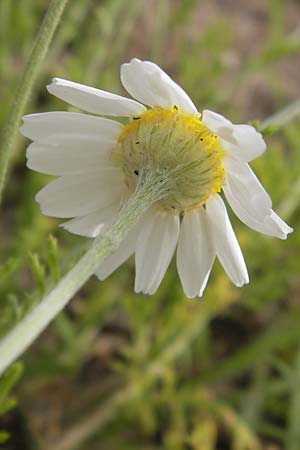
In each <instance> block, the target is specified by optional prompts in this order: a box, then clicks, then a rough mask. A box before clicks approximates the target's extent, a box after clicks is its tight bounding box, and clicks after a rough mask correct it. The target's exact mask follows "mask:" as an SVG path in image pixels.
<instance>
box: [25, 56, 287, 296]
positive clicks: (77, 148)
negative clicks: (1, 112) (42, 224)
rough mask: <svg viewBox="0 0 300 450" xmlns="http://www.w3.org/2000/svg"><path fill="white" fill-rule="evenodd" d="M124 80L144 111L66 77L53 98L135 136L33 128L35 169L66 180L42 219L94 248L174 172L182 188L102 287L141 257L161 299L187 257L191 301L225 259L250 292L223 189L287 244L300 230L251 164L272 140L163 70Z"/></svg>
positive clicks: (157, 208) (91, 123)
mask: <svg viewBox="0 0 300 450" xmlns="http://www.w3.org/2000/svg"><path fill="white" fill-rule="evenodd" d="M121 80H122V83H123V86H124V87H125V89H126V90H127V91H128V92H129V94H130V95H132V97H133V98H135V99H136V100H132V99H128V98H125V97H122V96H119V95H116V94H112V93H110V92H106V91H102V90H99V89H95V88H92V87H88V86H84V85H82V84H78V83H73V82H71V81H67V80H62V79H59V78H54V79H53V81H52V83H51V84H50V85H49V86H48V87H47V88H48V91H49V92H50V93H51V94H53V95H55V96H56V97H58V98H60V99H62V100H64V101H66V102H67V103H69V104H71V105H73V106H75V107H77V108H80V109H82V110H85V111H87V112H89V113H94V114H98V115H107V116H117V117H120V116H123V117H126V118H127V122H126V123H125V124H124V125H123V124H121V123H120V122H119V121H117V120H112V119H108V118H103V117H98V116H93V115H87V114H82V113H75V112H63V111H59V112H46V113H41V114H31V115H28V116H25V117H24V124H23V126H22V128H21V131H22V133H23V135H25V136H27V137H28V138H30V139H32V140H33V141H34V142H33V143H32V144H31V145H30V146H29V147H28V149H27V159H28V161H27V165H28V167H29V168H31V169H33V170H36V171H39V172H42V173H45V174H50V175H57V176H58V177H59V178H57V179H55V180H54V181H52V182H50V183H49V184H48V185H47V186H46V187H44V188H43V189H42V190H41V191H40V192H39V193H38V194H37V196H36V200H37V201H38V202H39V204H40V206H41V210H42V212H43V213H44V214H46V215H48V216H53V217H58V218H69V219H71V220H68V221H67V222H64V223H63V224H62V226H63V227H64V228H65V229H67V230H69V231H70V232H72V233H75V234H79V235H82V236H89V237H92V238H94V237H96V236H99V235H101V233H103V232H104V231H105V230H106V229H108V228H109V227H110V225H111V224H112V223H113V222H114V221H115V220H116V217H117V215H118V211H119V210H120V207H121V205H122V204H123V203H124V202H125V201H126V199H127V198H128V197H129V196H130V194H131V193H132V192H133V191H134V189H135V187H136V183H137V180H138V178H139V175H140V173H141V171H142V170H143V169H145V168H147V167H151V168H153V167H154V168H155V167H160V168H163V169H165V170H166V171H168V172H171V173H172V171H173V173H176V176H175V175H174V186H175V189H173V190H171V191H170V193H169V195H167V196H165V197H164V198H163V199H162V200H160V201H158V202H156V203H155V204H154V205H152V206H150V207H149V209H148V211H147V212H146V213H145V214H144V215H143V217H142V218H141V219H140V221H139V222H138V224H137V225H135V226H134V228H133V229H132V230H131V231H130V232H129V234H128V235H127V237H126V238H125V240H124V241H123V242H122V244H121V246H120V247H119V249H118V250H117V251H116V252H115V253H114V254H113V255H112V256H110V257H108V258H107V259H106V260H105V262H104V263H103V264H101V266H100V267H99V268H98V269H97V271H96V275H97V276H98V277H99V278H100V279H101V280H103V279H104V278H106V277H107V276H109V275H110V274H111V273H112V272H113V271H114V270H116V268H117V267H118V266H120V265H121V264H122V263H123V262H124V261H126V260H127V259H128V258H129V257H130V256H131V255H132V254H134V253H135V266H136V276H135V291H136V292H144V293H145V294H153V293H154V292H155V291H156V290H157V288H158V286H159V284H160V282H161V280H162V278H163V276H164V274H165V272H166V270H167V267H168V266H169V263H170V261H171V259H172V256H173V254H174V252H175V250H176V247H177V251H176V258H177V268H178V273H179V276H180V280H181V283H182V286H183V289H184V292H185V294H186V295H187V296H188V297H195V296H202V294H203V291H204V289H205V286H206V284H207V280H208V278H209V274H210V271H211V268H212V265H213V263H214V260H215V257H216V256H217V257H218V258H219V260H220V262H221V264H222V266H223V268H224V270H225V272H226V273H227V275H228V276H229V278H230V279H231V281H232V282H233V283H234V284H235V285H236V286H242V285H243V284H245V283H248V282H249V278H248V273H247V268H246V265H245V262H244V258H243V255H242V252H241V250H240V246H239V244H238V241H237V238H236V236H235V234H234V231H233V229H232V226H231V223H230V220H229V217H228V214H227V211H226V207H225V204H224V202H223V200H222V198H221V196H220V192H221V190H223V192H224V194H225V197H226V199H227V201H228V203H229V205H230V206H231V208H232V209H233V211H234V212H235V214H236V215H237V216H238V218H239V219H240V220H241V221H242V222H244V223H245V224H246V225H248V226H249V227H250V228H252V229H254V230H256V231H259V232H261V233H264V234H267V235H269V236H275V237H278V238H281V239H286V237H287V234H288V233H290V232H291V231H292V229H291V228H290V227H289V226H288V225H287V224H286V223H285V222H283V220H282V219H280V217H279V216H278V215H277V214H276V213H275V212H274V211H273V210H272V201H271V199H270V197H269V195H268V194H267V192H266V191H265V190H264V188H263V187H262V185H261V184H260V182H259V180H258V179H257V178H256V176H255V174H254V172H253V171H252V169H251V168H250V166H249V164H248V163H249V162H250V161H251V160H253V159H254V158H257V157H258V156H260V155H261V154H262V153H263V152H264V151H265V149H266V144H265V142H264V139H263V137H262V135H261V134H260V133H258V132H257V131H256V130H255V129H254V128H253V127H252V126H250V125H234V124H232V123H231V122H230V121H229V120H228V119H225V118H224V117H223V116H221V115H219V114H217V113H215V112H212V111H208V110H205V111H203V112H202V113H199V112H198V111H197V108H196V107H195V105H194V104H193V102H192V100H191V99H190V98H189V96H188V95H187V94H186V93H185V92H184V91H183V90H182V88H181V87H180V86H178V85H177V84H176V83H175V82H174V81H173V80H172V79H171V78H170V77H169V76H168V75H167V74H166V73H165V72H163V71H162V69H160V67H158V66H157V65H156V64H154V63H152V62H149V61H140V60H139V59H133V60H132V61H130V62H129V63H127V64H123V65H122V66H121ZM144 105H147V107H148V108H146V107H145V106H144ZM149 107H150V108H149Z"/></svg>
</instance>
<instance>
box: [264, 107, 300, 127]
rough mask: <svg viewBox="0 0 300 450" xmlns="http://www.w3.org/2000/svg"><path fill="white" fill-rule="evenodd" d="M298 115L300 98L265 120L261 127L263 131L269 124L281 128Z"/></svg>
mask: <svg viewBox="0 0 300 450" xmlns="http://www.w3.org/2000/svg"><path fill="white" fill-rule="evenodd" d="M298 116H300V100H296V101H295V102H293V103H290V104H289V105H287V106H286V107H285V108H283V109H281V110H280V111H278V112H277V113H275V114H273V115H272V116H270V117H268V118H267V119H265V120H263V121H262V122H261V124H260V127H259V128H260V130H261V131H263V130H264V129H266V128H267V127H268V126H269V125H274V126H275V127H278V128H279V127H280V128H281V127H283V126H284V125H286V124H287V123H288V122H290V121H291V120H293V119H295V118H296V117H298Z"/></svg>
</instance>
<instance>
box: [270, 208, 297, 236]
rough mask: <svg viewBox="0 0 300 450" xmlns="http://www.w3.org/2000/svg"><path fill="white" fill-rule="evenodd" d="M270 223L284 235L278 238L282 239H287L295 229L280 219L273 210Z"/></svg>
mask: <svg viewBox="0 0 300 450" xmlns="http://www.w3.org/2000/svg"><path fill="white" fill-rule="evenodd" d="M268 221H269V222H270V223H272V224H276V226H277V227H278V229H279V230H280V232H281V233H282V234H281V236H279V234H278V237H280V239H286V238H287V235H288V234H290V233H292V232H293V231H294V230H293V228H291V227H290V226H289V225H288V224H287V223H285V222H284V221H283V220H282V219H281V217H279V216H278V215H277V214H276V212H275V211H273V210H272V211H271V215H270V218H268Z"/></svg>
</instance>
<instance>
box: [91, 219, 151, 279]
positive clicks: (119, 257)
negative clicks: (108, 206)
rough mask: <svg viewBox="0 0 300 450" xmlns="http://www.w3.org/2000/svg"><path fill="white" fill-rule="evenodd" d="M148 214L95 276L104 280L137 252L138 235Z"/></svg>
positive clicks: (105, 261)
mask: <svg viewBox="0 0 300 450" xmlns="http://www.w3.org/2000/svg"><path fill="white" fill-rule="evenodd" d="M146 216H147V212H146V213H145V214H143V216H142V217H141V218H140V219H139V221H138V223H137V224H136V225H135V226H134V227H133V228H132V229H131V230H130V231H129V233H128V234H127V236H126V237H125V239H124V240H123V241H122V242H121V244H120V246H119V248H118V249H117V250H116V251H115V252H114V253H113V254H112V255H111V256H109V257H108V258H106V259H105V260H104V262H103V263H102V264H101V265H100V266H99V267H98V269H97V270H96V271H95V275H96V276H97V277H98V278H99V279H100V280H104V279H105V278H107V277H108V276H109V275H110V274H111V273H112V272H114V271H115V270H116V269H117V268H118V267H119V266H120V265H121V264H123V263H124V262H125V261H126V260H127V259H128V258H129V257H130V256H131V255H132V254H133V253H134V251H135V248H136V241H137V237H138V235H139V234H140V233H141V232H142V229H143V226H144V223H145V217H146Z"/></svg>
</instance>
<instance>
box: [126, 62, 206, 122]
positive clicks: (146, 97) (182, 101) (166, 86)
mask: <svg viewBox="0 0 300 450" xmlns="http://www.w3.org/2000/svg"><path fill="white" fill-rule="evenodd" d="M121 81H122V83H123V86H124V87H125V89H126V90H127V91H128V92H129V93H130V95H132V97H134V98H136V99H137V100H138V101H140V102H142V103H144V104H145V105H149V106H162V107H173V106H177V107H178V108H179V109H182V110H183V111H185V112H188V113H192V114H197V108H196V107H195V105H194V104H193V102H192V100H191V99H190V98H189V96H188V95H187V93H186V92H185V91H184V90H183V89H182V88H181V87H180V86H179V85H178V84H177V83H175V81H173V80H172V79H171V78H170V77H169V75H167V74H166V73H165V72H164V71H163V70H162V69H161V68H160V67H159V66H158V65H157V64H154V63H152V62H150V61H141V60H139V59H137V58H134V59H132V60H131V61H130V62H129V63H126V64H122V66H121Z"/></svg>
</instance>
